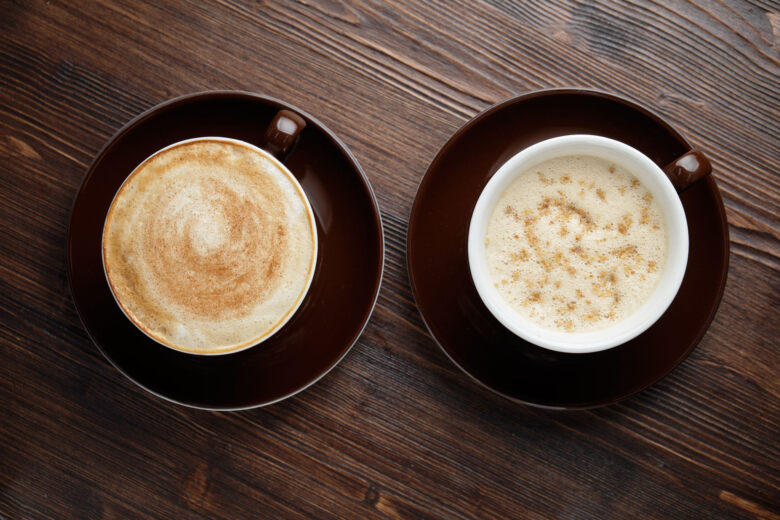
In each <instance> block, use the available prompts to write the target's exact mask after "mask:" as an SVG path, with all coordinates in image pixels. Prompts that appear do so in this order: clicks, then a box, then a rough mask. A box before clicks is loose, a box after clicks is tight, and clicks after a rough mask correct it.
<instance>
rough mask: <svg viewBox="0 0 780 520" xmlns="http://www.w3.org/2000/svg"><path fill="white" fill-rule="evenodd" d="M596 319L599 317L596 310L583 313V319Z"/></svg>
mask: <svg viewBox="0 0 780 520" xmlns="http://www.w3.org/2000/svg"><path fill="white" fill-rule="evenodd" d="M597 319H599V313H598V312H589V313H588V314H586V315H585V321H596V320H597Z"/></svg>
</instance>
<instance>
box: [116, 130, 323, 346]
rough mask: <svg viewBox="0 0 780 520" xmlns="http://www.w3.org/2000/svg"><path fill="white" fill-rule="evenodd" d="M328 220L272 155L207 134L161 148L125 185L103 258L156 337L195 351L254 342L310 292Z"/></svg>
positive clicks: (124, 299)
mask: <svg viewBox="0 0 780 520" xmlns="http://www.w3.org/2000/svg"><path fill="white" fill-rule="evenodd" d="M315 233H316V229H315V228H314V226H313V222H312V221H311V219H310V216H309V213H308V211H307V207H306V202H305V199H304V196H303V194H302V193H301V192H300V191H299V188H298V187H297V186H296V185H295V184H294V183H293V182H292V181H291V179H290V178H289V177H288V175H287V173H286V172H284V171H283V170H282V169H281V168H279V167H278V166H277V165H276V164H275V163H274V162H273V161H272V160H270V159H269V158H267V157H266V156H265V155H263V154H262V153H260V152H258V151H257V150H254V149H252V148H249V147H247V146H243V145H241V144H239V143H234V142H228V141H219V140H198V141H194V142H188V143H182V144H179V145H176V146H174V147H173V148H169V149H167V150H164V151H162V152H159V153H158V154H156V155H154V156H153V157H151V158H150V159H148V160H147V161H146V162H144V163H143V164H142V165H141V166H139V167H138V168H137V169H136V170H135V171H134V172H133V173H132V175H131V176H130V177H129V178H128V180H127V181H126V182H125V183H124V185H123V186H122V188H121V189H120V190H119V193H118V194H117V196H116V198H115V199H114V202H113V204H112V206H111V208H110V210H109V213H108V217H107V219H106V223H105V227H104V230H103V258H104V265H105V268H106V274H107V276H108V279H109V283H110V285H111V287H112V290H113V291H114V294H115V295H116V297H117V299H118V300H119V302H120V305H122V307H123V308H124V309H125V311H126V312H127V313H128V314H129V315H130V316H131V317H132V318H133V319H134V321H135V322H136V324H137V325H139V326H140V327H141V328H142V329H144V331H145V332H147V334H149V335H150V336H152V337H153V338H155V339H157V340H159V341H161V342H162V343H165V344H168V345H171V346H175V347H177V348H181V349H184V350H192V351H220V350H221V351H224V350H230V349H232V348H235V347H239V346H243V345H245V344H249V343H254V342H256V341H258V340H260V339H262V338H263V337H264V336H266V335H267V334H268V333H269V332H271V331H272V330H274V329H275V328H276V326H277V325H278V324H279V323H280V322H281V321H282V320H284V319H285V318H286V317H287V315H288V314H289V313H290V312H291V311H292V310H293V308H294V307H295V306H296V305H297V304H298V302H299V300H300V299H301V298H302V297H303V293H304V292H305V290H306V288H307V285H308V280H309V277H310V273H311V270H312V269H313V268H314V256H315V252H316V246H315V237H316V235H315Z"/></svg>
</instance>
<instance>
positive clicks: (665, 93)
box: [0, 0, 780, 519]
mask: <svg viewBox="0 0 780 520" xmlns="http://www.w3.org/2000/svg"><path fill="white" fill-rule="evenodd" d="M156 3H157V4H159V5H153V4H154V3H150V4H144V3H141V2H131V1H125V2H70V1H63V0H49V1H42V0H29V1H23V2H22V1H14V0H6V1H5V2H2V4H0V157H2V162H1V163H0V171H1V172H2V174H1V175H0V253H1V254H0V518H4V519H5V518H7V519H26V518H58V519H59V518H78V519H91V518H105V519H114V518H176V519H182V518H225V519H237V518H255V517H256V518H267V519H275V518H318V519H319V518H361V519H362V518H411V519H422V518H446V519H465V518H490V519H493V518H522V519H536V518H539V519H550V518H566V519H586V518H592V519H603V518H642V519H648V518H675V519H678V518H762V519H766V518H774V519H776V518H780V491H779V484H780V472H779V471H778V470H779V469H780V455H779V452H778V448H779V445H780V443H779V442H778V440H779V439H780V435H779V433H780V432H779V431H778V423H779V422H780V414H779V413H778V411H779V410H780V406H779V403H778V394H780V383H779V381H778V374H779V371H778V360H779V359H780V356H779V355H778V337H780V326H779V325H778V322H780V315H779V313H778V309H780V305H779V303H780V302H779V297H778V294H779V293H780V287H779V284H778V280H780V277H779V276H778V271H779V268H780V241H779V240H778V238H779V235H780V232H779V231H778V213H779V212H780V211H779V208H778V205H779V204H780V196H779V191H780V179H779V178H778V168H777V161H778V138H777V134H778V99H779V98H780V92H779V91H778V86H777V85H778V36H777V35H778V32H779V31H780V12H778V11H780V6H778V4H776V3H773V2H768V1H764V0H744V1H743V0H740V1H737V2H717V1H705V0H697V1H695V2H692V3H687V2H682V1H679V0H673V1H671V2H626V3H624V2H618V1H614V0H598V1H595V2H514V3H511V2H501V1H475V2H443V1H430V2H429V1H425V2H422V1H408V0H407V1H402V2H397V1H392V2H386V1H374V0H369V1H367V2H339V1H336V0H310V1H309V0H307V1H300V2H294V1H288V2H246V3H243V4H241V3H238V2H233V1H230V0H221V1H218V2H193V3H192V4H191V5H182V4H179V3H175V2H170V1H161V2H156ZM572 85H574V86H586V87H593V88H598V89H602V90H606V91H610V92H615V93H619V94H623V95H626V96H628V97H630V98H632V99H635V100H637V101H639V102H640V103H643V104H646V105H649V106H651V107H653V108H654V109H655V110H656V111H657V112H659V113H660V114H661V115H662V116H664V117H665V118H667V119H668V121H670V122H671V123H672V124H673V125H674V126H675V127H676V128H677V129H679V130H680V131H681V132H682V133H683V134H684V135H685V136H686V137H687V138H688V139H689V140H690V141H691V142H692V143H693V144H694V145H695V146H696V147H698V148H700V149H702V150H705V151H706V152H707V154H708V155H709V157H710V158H711V159H712V161H713V163H714V168H715V175H716V178H717V180H718V183H719V185H720V188H721V190H722V193H723V196H724V200H725V204H726V208H727V213H728V218H729V222H730V233H731V266H730V272H729V280H728V285H727V287H726V291H725V295H724V298H723V301H722V303H721V306H720V310H719V312H718V315H717V317H716V318H715V321H714V322H713V324H712V326H711V328H710V330H709V332H708V333H707V335H706V336H705V337H704V339H703V340H702V342H701V343H700V344H699V346H698V347H697V348H696V350H695V351H694V352H693V354H692V355H691V356H690V357H689V358H688V359H687V360H686V361H685V362H683V363H682V364H681V365H680V366H679V367H678V368H677V369H676V370H675V371H674V372H673V373H672V374H671V375H669V376H668V377H666V378H665V379H663V380H662V381H660V382H659V383H658V384H656V385H654V386H653V387H651V388H650V389H648V390H646V391H644V392H642V393H640V394H639V395H637V396H635V397H633V398H630V399H628V400H626V401H624V402H621V403H619V404H616V405H612V406H607V407H604V408H598V409H593V410H589V411H577V412H561V411H547V410H541V409H536V408H531V407H528V406H522V405H518V404H514V403H512V402H509V401H507V400H504V399H502V398H500V397H498V396H497V395H494V394H492V393H491V392H489V391H488V390H485V389H483V388H481V387H480V386H478V385H477V384H475V383H474V382H472V380H470V379H469V378H468V377H467V376H465V375H464V374H463V373H461V372H460V371H459V370H458V369H457V368H456V367H455V366H454V365H453V364H452V363H451V362H450V361H449V360H448V359H447V358H446V357H445V355H444V354H443V353H442V351H441V350H440V349H439V348H438V347H437V346H436V344H435V343H434V341H433V340H432V338H431V336H430V335H429V334H428V333H427V331H426V329H425V326H424V325H423V322H422V320H421V318H420V315H419V314H418V312H417V310H416V308H415V305H414V301H413V297H412V294H411V290H410V287H409V282H408V274H407V269H406V259H405V238H406V228H407V222H408V215H409V211H410V208H411V204H412V200H413V198H414V195H415V190H416V187H417V184H418V182H419V181H420V179H421V177H422V176H423V174H424V172H425V170H426V168H427V166H428V164H429V163H430V161H431V160H432V158H433V157H434V155H435V154H436V152H437V150H438V149H439V148H440V147H441V146H442V145H443V144H444V143H445V142H446V140H447V139H448V138H449V137H450V136H451V135H452V133H453V132H454V131H455V130H456V129H457V128H458V127H460V126H461V125H463V124H464V122H466V121H467V120H468V119H470V118H471V117H473V116H474V115H475V114H477V113H478V112H480V111H481V110H483V109H485V108H486V107H488V106H490V105H491V104H494V103H496V102H498V101H500V100H503V99H505V98H508V97H511V96H513V95H516V94H520V93H524V92H528V91H531V90H535V89H539V88H544V87H553V86H572ZM210 89H238V90H248V91H254V92H260V93H265V94H269V95H272V96H276V97H279V98H283V99H286V100H289V101H291V102H293V103H295V104H297V105H298V106H300V107H301V108H302V109H304V110H306V111H308V112H310V113H312V114H315V115H316V116H317V117H318V118H320V119H321V120H322V121H323V122H324V123H325V124H326V125H328V126H329V127H330V128H331V129H332V130H334V131H335V132H336V133H337V134H338V135H339V136H340V137H341V139H342V140H343V141H344V142H345V143H346V144H347V145H348V146H349V147H350V148H351V150H352V151H353V152H354V153H355V155H356V156H357V158H358V160H359V161H360V163H361V164H362V166H363V167H364V169H365V171H366V172H367V174H368V177H369V178H370V180H371V182H372V183H373V186H374V189H375V191H376V194H377V198H378V201H379V205H380V209H381V211H382V215H383V218H384V226H385V234H386V241H387V242H386V243H387V251H386V269H385V278H384V284H383V287H382V290H381V293H380V296H379V302H378V305H377V307H376V309H375V311H374V314H373V317H372V319H371V321H370V323H369V325H368V327H367V329H366V330H365V333H364V334H363V336H362V338H361V339H360V341H359V342H358V343H357V344H356V346H355V347H354V348H353V350H352V351H351V352H350V354H349V355H348V356H347V357H346V358H345V359H344V361H343V362H342V363H341V364H340V365H339V366H338V367H337V368H336V369H335V370H334V371H333V372H331V373H330V374H329V375H328V376H327V377H325V378H324V379H323V380H322V381H320V382H319V383H317V384H316V385H314V386H313V387H311V388H310V389H308V390H306V391H305V392H303V393H301V394H298V395H297V396H295V397H293V398H291V399H288V400H286V401H283V402H281V403H278V404H276V405H273V406H269V407H267V408H263V409H255V410H250V411H243V412H236V413H217V412H207V411H200V410H194V409H189V408H184V407H179V406H175V405H172V404H169V403H168V402H165V401H163V400H161V399H159V398H156V397H153V396H150V395H148V394H147V393H146V392H144V391H143V390H142V389H140V388H138V387H137V386H135V385H134V384H133V383H132V382H130V381H129V380H127V379H126V378H124V377H123V376H122V375H121V374H120V373H119V372H118V371H117V370H116V369H114V368H113V367H112V366H111V365H110V364H109V363H108V362H107V361H106V360H105V359H104V358H103V357H102V356H101V355H100V354H99V352H98V351H97V349H96V348H95V346H94V345H93V344H92V343H91V342H90V340H89V338H88V337H87V335H86V333H85V331H84V329H83V327H82V325H81V323H80V321H79V318H78V316H77V315H76V312H75V308H74V306H73V303H72V300H71V296H70V292H69V288H68V284H67V280H66V274H65V273H66V269H65V251H64V247H65V233H66V227H67V223H68V215H69V211H70V207H71V203H72V201H73V199H74V196H75V193H76V189H77V188H78V186H79V183H80V181H81V179H82V177H83V175H84V173H85V169H86V167H87V165H88V164H89V162H90V161H91V159H92V158H93V157H94V156H95V154H96V153H97V151H98V150H99V149H100V148H101V146H102V145H103V144H104V143H105V142H106V140H107V139H108V138H109V137H110V136H111V135H112V134H113V133H114V132H115V131H116V130H117V129H119V128H120V127H121V126H122V125H123V124H124V123H125V122H127V121H128V120H130V119H131V118H132V117H133V116H135V115H136V114H138V113H140V112H142V111H143V110H145V109H147V108H149V107H151V106H153V105H155V104H157V103H159V102H161V101H164V100H166V99H169V98H171V97H175V96H177V95H180V94H185V93H189V92H195V91H201V90H210Z"/></svg>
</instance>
